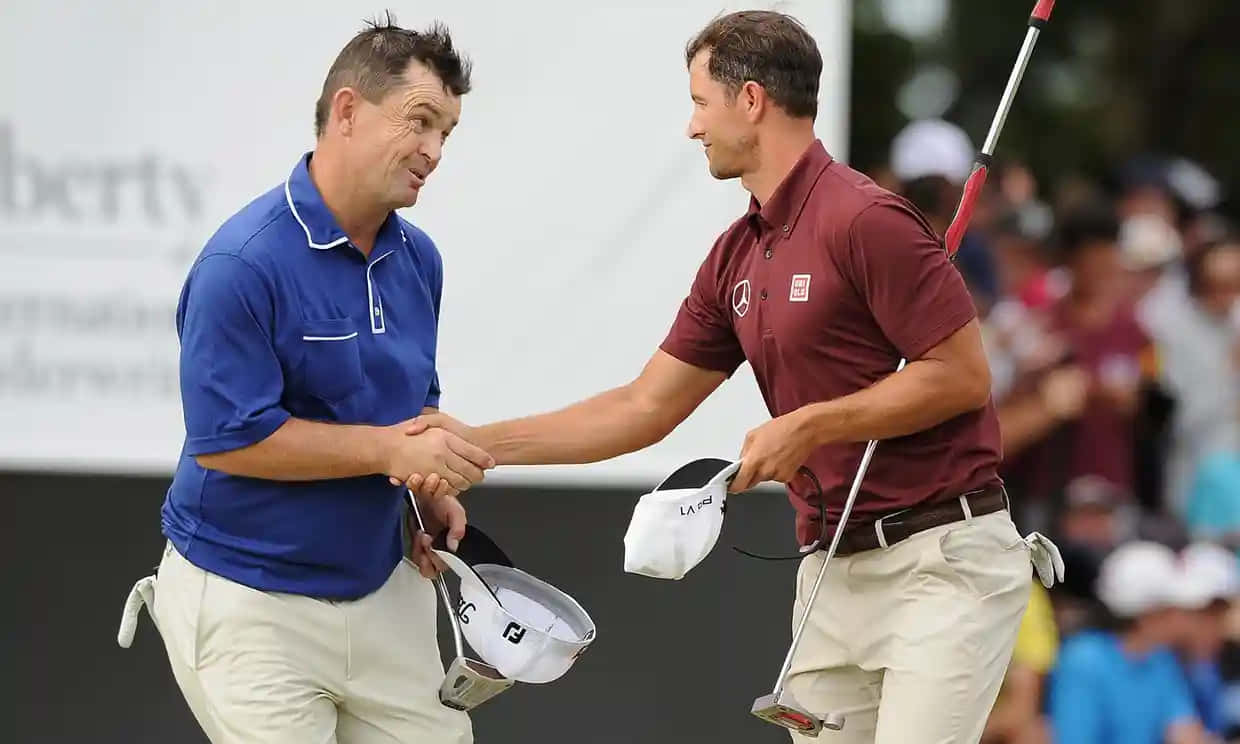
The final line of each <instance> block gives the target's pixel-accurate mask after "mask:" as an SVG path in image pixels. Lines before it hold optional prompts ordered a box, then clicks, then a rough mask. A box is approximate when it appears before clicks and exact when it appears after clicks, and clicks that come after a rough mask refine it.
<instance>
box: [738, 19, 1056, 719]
mask: <svg viewBox="0 0 1240 744" xmlns="http://www.w3.org/2000/svg"><path fill="white" fill-rule="evenodd" d="M1054 7H1055V0H1038V3H1037V4H1036V5H1035V6H1034V8H1033V13H1032V14H1030V16H1029V29H1028V31H1026V32H1025V41H1024V43H1023V44H1022V45H1021V47H1020V54H1018V55H1017V57H1016V65H1015V67H1013V68H1012V73H1011V75H1010V76H1009V77H1008V82H1007V87H1006V88H1005V89H1004V91H1003V97H1002V98H1000V100H999V110H998V111H996V112H995V118H994V120H993V121H991V123H990V131H989V132H988V133H987V134H986V141H985V142H984V143H983V144H982V149H981V152H979V153H978V155H977V158H976V159H975V160H974V162H973V170H972V172H971V173H970V174H969V179H968V180H967V181H965V184H964V190H963V192H962V194H961V196H960V204H959V206H957V208H956V214H955V215H954V216H953V217H952V221H951V224H950V225H949V226H948V228H947V232H946V234H945V235H944V238H943V243H944V247H945V248H946V250H947V255H948V258H950V259H954V258H955V257H956V251H957V250H959V248H960V240H961V238H963V237H964V232H965V229H966V228H967V227H968V226H969V220H970V218H972V216H973V208H974V206H975V205H976V203H977V198H978V196H979V195H980V194H981V192H982V187H983V186H984V185H985V183H986V175H987V172H988V171H989V169H990V163H991V157H992V156H993V155H994V151H995V145H996V144H997V143H998V141H999V133H1000V132H1001V131H1002V130H1003V124H1004V122H1005V121H1006V120H1007V115H1008V112H1009V111H1010V110H1011V108H1012V101H1013V99H1015V97H1016V89H1017V88H1019V87H1020V81H1021V78H1022V77H1024V74H1025V68H1026V67H1027V66H1028V65H1029V59H1030V57H1032V56H1033V47H1034V44H1036V43H1037V40H1038V35H1039V33H1041V30H1042V29H1043V28H1045V27H1046V24H1047V22H1048V21H1049V20H1050V17H1051V10H1052V9H1053V8H1054ZM906 363H907V360H905V359H901V360H900V363H899V364H898V365H897V366H896V372H897V373H898V372H899V371H900V370H902V369H904V366H905V364H906ZM877 446H878V440H875V439H871V440H870V441H869V442H868V443H867V444H866V447H865V453H864V454H863V455H862V456H861V463H860V465H859V466H858V467H857V474H856V476H855V477H854V478H853V482H852V487H851V488H850V489H849V491H848V499H847V500H846V501H845V502H844V510H843V512H841V513H840V521H839V524H838V525H837V526H836V528H835V534H834V535H833V536H832V538H831V545H830V547H828V548H827V555H826V557H825V558H824V559H823V561H822V566H821V567H820V568H819V569H818V577H817V578H816V579H815V580H814V587H813V589H811V590H810V593H809V597H807V598H806V600H805V611H804V612H803V613H802V614H801V621H800V622H799V623H798V624H797V630H796V633H795V634H794V635H793V637H792V646H791V647H790V648H789V649H788V654H787V656H785V657H784V664H783V667H782V668H781V669H780V670H779V677H778V678H776V680H775V689H774V690H773V691H772V692H771V694H769V695H763V696H762V697H759V698H758V699H757V700H755V701H754V703H753V708H752V710H751V712H752V713H753V714H754V715H755V716H757V717H758V718H761V719H762V720H764V721H767V722H768V723H773V724H775V725H777V726H782V727H784V728H787V729H790V730H792V731H795V732H797V733H800V734H802V735H804V736H810V737H816V736H818V734H820V733H821V732H822V730H823V729H824V728H826V729H830V730H833V731H838V730H840V729H842V728H843V727H844V715H843V714H842V713H835V712H832V713H827V714H825V715H824V716H823V717H822V718H819V717H818V716H816V715H814V714H812V713H810V712H809V711H808V710H807V709H806V708H805V706H803V705H801V704H800V703H799V702H797V700H796V699H795V698H793V697H792V695H791V694H789V693H787V692H785V691H784V684H785V683H786V682H787V677H788V670H789V669H790V668H791V666H792V658H793V656H794V655H795V654H796V650H797V647H798V646H799V645H800V643H801V636H802V634H803V633H804V632H805V623H806V620H808V619H809V615H810V612H811V610H812V609H813V606H814V600H815V599H816V598H817V597H818V589H819V587H820V586H821V585H822V578H823V577H824V576H826V573H827V565H828V564H829V563H830V561H831V558H832V556H834V555H835V550H836V547H837V546H838V544H839V541H840V536H841V535H843V534H844V527H845V525H846V524H847V523H848V515H849V514H850V513H851V512H852V507H853V503H854V502H855V501H856V499H857V493H858V492H859V491H860V490H861V481H862V480H863V479H864V478H865V473H866V470H867V469H868V468H869V466H870V458H871V457H872V456H873V455H874V449H875V447H877Z"/></svg>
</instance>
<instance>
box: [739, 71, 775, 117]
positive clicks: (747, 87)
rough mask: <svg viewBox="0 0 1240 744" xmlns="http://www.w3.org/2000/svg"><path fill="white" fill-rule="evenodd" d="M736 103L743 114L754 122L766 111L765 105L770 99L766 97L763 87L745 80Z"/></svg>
mask: <svg viewBox="0 0 1240 744" xmlns="http://www.w3.org/2000/svg"><path fill="white" fill-rule="evenodd" d="M737 103H738V104H739V105H740V107H741V109H742V110H743V111H744V112H745V116H746V117H747V118H748V119H749V120H750V121H754V122H756V121H757V120H759V119H761V118H762V115H763V114H765V113H766V107H767V105H768V104H769V103H770V101H769V100H768V99H767V97H766V89H765V88H763V87H762V86H761V85H759V84H758V83H755V82H754V81H752V80H746V81H745V83H744V85H742V86H741V90H740V94H739V95H738V96H737Z"/></svg>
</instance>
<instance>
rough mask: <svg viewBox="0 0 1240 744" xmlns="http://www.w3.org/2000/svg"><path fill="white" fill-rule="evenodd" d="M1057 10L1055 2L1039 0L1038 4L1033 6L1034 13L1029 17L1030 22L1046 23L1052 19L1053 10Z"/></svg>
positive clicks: (1052, 0)
mask: <svg viewBox="0 0 1240 744" xmlns="http://www.w3.org/2000/svg"><path fill="white" fill-rule="evenodd" d="M1054 8H1055V0H1038V4H1037V5H1035V6H1033V13H1032V14H1030V16H1029V22H1030V23H1033V22H1034V21H1041V22H1042V23H1046V22H1047V21H1049V20H1050V19H1051V10H1053V9H1054Z"/></svg>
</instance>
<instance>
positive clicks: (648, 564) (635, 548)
mask: <svg viewBox="0 0 1240 744" xmlns="http://www.w3.org/2000/svg"><path fill="white" fill-rule="evenodd" d="M740 466H741V464H740V462H739V461H737V462H730V461H728V460H719V459H715V458H707V459H703V460H694V461H693V462H690V463H688V464H687V465H684V466H682V467H681V468H679V469H678V470H676V472H674V473H672V474H671V475H669V476H668V477H667V479H665V480H664V481H663V482H662V483H660V484H659V485H658V487H656V488H655V489H654V490H653V491H651V492H650V493H648V494H646V495H644V496H642V497H641V498H640V499H638V501H637V506H636V507H634V509H633V518H632V519H631V520H630V522H629V528H628V531H627V532H625V534H624V570H625V571H626V572H628V573H633V574H640V575H642V576H650V577H652V578H656V579H681V578H684V576H685V574H687V573H688V572H689V569H691V568H693V567H694V566H696V565H697V564H698V563H701V562H702V559H703V558H705V557H706V556H707V555H708V554H709V553H710V551H711V549H712V548H714V547H715V542H716V541H717V540H718V539H719V532H720V530H722V529H723V513H724V507H725V505H726V502H727V494H728V481H729V479H731V478H732V476H734V475H736V471H737V470H739V469H740Z"/></svg>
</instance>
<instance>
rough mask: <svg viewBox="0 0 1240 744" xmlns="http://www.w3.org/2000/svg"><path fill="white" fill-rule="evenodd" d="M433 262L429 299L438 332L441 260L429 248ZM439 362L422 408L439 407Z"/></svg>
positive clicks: (441, 292)
mask: <svg viewBox="0 0 1240 744" xmlns="http://www.w3.org/2000/svg"><path fill="white" fill-rule="evenodd" d="M431 255H432V257H433V259H434V260H433V261H432V262H431V266H432V270H431V277H430V283H431V299H432V300H434V303H435V332H436V333H438V332H439V306H440V303H441V300H442V299H443V258H442V257H441V256H440V255H439V251H437V250H435V249H434V248H433V247H432V248H431ZM439 395H440V389H439V360H438V359H436V360H435V372H434V374H432V375H431V384H430V387H429V388H428V389H427V391H426V402H425V403H423V406H424V407H426V408H438V407H439Z"/></svg>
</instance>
